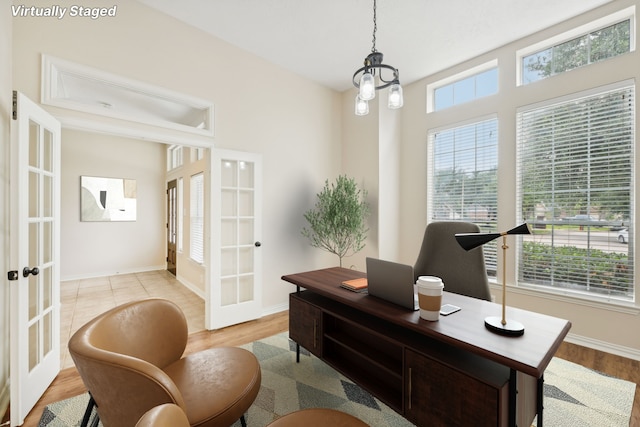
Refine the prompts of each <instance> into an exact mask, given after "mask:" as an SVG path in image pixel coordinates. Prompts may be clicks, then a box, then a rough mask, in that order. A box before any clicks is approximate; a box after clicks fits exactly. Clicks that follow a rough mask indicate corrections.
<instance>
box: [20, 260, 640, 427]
mask: <svg viewBox="0 0 640 427" xmlns="http://www.w3.org/2000/svg"><path fill="white" fill-rule="evenodd" d="M147 279H149V277H146V278H142V277H138V280H139V281H140V282H141V283H142V286H143V287H145V288H146V287H148V288H149V289H150V290H151V289H152V291H147V292H148V295H143V294H136V295H132V296H131V297H130V298H139V297H148V296H161V295H163V294H162V293H163V292H165V291H167V292H170V293H171V294H173V295H174V296H175V294H174V292H176V291H179V292H182V291H183V290H184V289H180V288H179V287H178V288H176V286H179V285H176V283H175V282H173V279H172V276H171V275H169V274H168V273H166V272H158V276H156V277H155V279H158V280H159V283H160V282H161V285H162V286H160V285H159V286H154V285H153V284H152V283H151V282H152V281H153V280H150V281H148V282H147ZM97 282H98V281H97V280H96V281H91V282H90V283H92V284H93V285H94V286H95V287H98V285H97ZM115 282H117V280H116V281H115ZM145 282H146V286H145V285H144V283H145ZM102 283H103V285H102V286H103V291H104V292H106V289H104V281H102ZM109 283H110V284H111V289H112V293H113V295H114V296H113V298H114V303H115V302H116V300H115V298H116V297H115V295H116V294H121V291H117V289H121V288H119V287H118V286H116V287H113V285H112V283H113V282H112V280H111V279H110V280H109ZM87 285H88V284H87V283H85V284H82V283H78V284H77V286H78V292H77V293H76V295H77V296H78V299H79V298H80V296H81V295H84V294H86V293H87V292H88V291H80V289H82V288H85V287H89V286H87ZM75 286H76V284H73V285H72V287H75ZM163 287H167V288H166V289H161V288H163ZM134 288H135V286H134ZM188 293H190V291H187V294H188ZM71 294H73V291H71ZM118 298H122V300H121V302H124V301H128V299H127V298H129V297H127V296H123V295H119V297H118ZM196 298H197V297H196ZM63 299H64V298H63ZM174 300H175V298H174ZM91 301H93V302H96V303H98V301H99V299H98V301H96V300H95V299H93V298H91V299H89V300H88V301H84V302H83V303H81V304H79V305H78V306H76V304H77V303H78V301H76V302H75V303H73V304H72V301H71V300H68V301H67V303H66V306H65V304H64V303H63V311H64V310H65V308H66V309H67V310H69V309H70V307H72V306H73V307H74V310H76V307H77V309H78V310H79V311H78V314H77V315H78V316H81V314H80V313H81V311H82V312H84V311H85V310H86V311H87V312H90V311H91V310H89V309H88V308H84V307H85V305H90V303H91ZM119 301H120V300H119ZM181 301H182V303H184V304H188V301H190V299H189V298H185V299H182V300H181ZM200 301H201V300H200ZM121 302H118V304H119V303H121ZM176 302H177V303H178V304H180V301H176ZM99 303H100V304H102V302H99ZM81 307H83V308H82V309H81ZM202 307H204V305H203V306H202ZM202 310H203V311H202V313H204V309H202ZM102 311H104V310H102ZM96 313H97V312H96V311H93V316H95V314H96ZM185 313H186V314H187V318H188V322H192V323H189V328H190V331H191V330H192V329H202V328H201V327H200V326H198V324H197V323H196V322H198V319H202V318H203V317H204V315H203V314H202V315H200V314H198V313H197V311H196V310H191V311H188V312H187V311H186V312H185ZM67 315H68V314H67ZM71 316H72V318H74V317H75V316H76V315H75V314H71ZM93 316H92V317H93ZM192 317H193V318H192ZM189 319H191V320H189ZM87 320H88V319H87ZM77 323H80V320H78V321H77V322H76V326H77ZM72 324H73V320H71V323H70V326H69V328H70V331H71V330H72V329H73V328H74V326H71V325H72ZM81 324H82V323H81ZM192 325H193V326H192ZM288 329H289V316H288V312H282V313H278V314H274V315H270V316H266V317H263V318H262V319H259V320H255V321H251V322H247V323H243V324H240V325H235V326H230V327H228V328H224V329H219V330H216V331H206V330H199V331H197V332H193V333H191V334H190V335H189V341H188V344H187V350H186V353H191V352H194V351H199V350H201V349H205V348H209V347H213V346H222V345H226V346H237V345H242V344H246V343H249V342H252V341H255V340H258V339H262V338H265V337H268V336H271V335H275V334H277V333H280V332H284V331H286V330H288ZM67 339H68V337H67ZM63 347H64V348H66V341H65V343H64V346H63ZM556 356H557V357H560V358H563V359H566V360H569V361H572V362H574V363H578V364H581V365H583V366H586V367H588V368H591V369H596V370H598V371H601V372H604V373H606V374H609V375H613V376H615V377H618V378H622V379H625V380H628V381H631V382H634V383H636V384H640V362H639V361H635V360H630V359H626V358H623V357H619V356H615V355H611V354H608V353H603V352H600V351H597V350H592V349H589V348H585V347H581V346H577V345H573V344H569V343H563V344H562V346H561V347H560V349H559V350H558V353H557V354H556ZM85 391H86V389H85V387H84V385H83V384H82V380H81V379H80V377H79V376H78V373H77V371H76V370H75V368H74V367H72V366H71V367H67V368H66V369H63V370H62V371H61V372H60V374H59V375H58V377H57V378H56V379H55V380H54V382H53V383H52V384H51V386H50V387H49V389H48V390H47V391H46V393H45V394H44V395H43V396H42V398H41V399H40V401H39V402H38V403H37V405H36V406H35V408H34V409H33V410H32V411H31V413H30V414H29V416H28V417H27V418H26V420H25V423H24V426H25V427H35V426H37V425H38V421H39V420H40V416H41V414H42V411H43V409H44V407H45V406H46V405H48V404H49V403H52V402H56V401H59V400H62V399H67V398H69V397H73V396H77V395H79V394H81V393H84V392H85ZM629 425H630V426H631V427H640V393H639V391H638V386H636V395H635V400H634V403H633V411H632V414H631V422H630V424H629Z"/></svg>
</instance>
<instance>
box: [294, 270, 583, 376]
mask: <svg viewBox="0 0 640 427" xmlns="http://www.w3.org/2000/svg"><path fill="white" fill-rule="evenodd" d="M358 277H366V274H364V273H362V272H359V271H355V270H349V269H346V268H340V267H334V268H327V269H323V270H315V271H308V272H304V273H297V274H289V275H285V276H282V279H283V280H285V281H287V282H289V283H292V284H294V285H297V286H300V287H302V288H305V289H307V290H309V291H312V292H315V293H317V294H319V295H323V296H325V297H327V298H331V299H333V300H335V301H338V302H341V303H343V304H346V305H348V306H351V307H353V308H356V309H358V310H360V311H362V312H365V313H369V314H372V315H374V316H377V317H379V318H381V319H384V320H386V321H388V322H392V323H394V324H397V325H399V326H402V327H405V328H408V329H411V330H414V331H416V332H418V333H420V334H423V335H425V336H429V337H432V338H434V339H437V340H439V341H442V342H446V343H447V344H449V345H452V346H454V347H457V348H460V349H463V350H466V351H469V352H472V353H475V354H478V355H480V356H482V357H484V358H486V359H489V360H493V361H495V362H497V363H500V364H501V365H504V366H508V367H509V368H511V369H515V370H517V371H520V372H524V373H525V374H528V375H531V376H534V377H536V378H540V377H541V376H542V374H543V373H544V370H545V369H546V368H547V365H548V364H549V362H550V361H551V359H552V358H553V355H554V354H555V353H556V351H557V350H558V347H559V346H560V344H561V343H562V340H563V339H564V337H565V336H566V335H567V333H568V332H569V329H570V328H571V323H570V322H569V321H567V320H564V319H559V318H556V317H551V316H547V315H544V314H539V313H534V312H531V311H526V310H521V309H517V308H513V307H507V312H506V316H507V319H513V320H517V321H518V322H520V323H522V324H523V325H524V328H525V331H524V335H522V336H519V337H506V336H502V335H498V334H495V333H493V332H490V331H489V330H487V329H486V328H485V326H484V319H485V318H486V317H488V316H501V315H502V306H501V305H500V304H495V303H492V302H488V301H484V300H480V299H476V298H470V297H466V296H463V295H458V294H453V293H450V292H445V293H444V295H443V298H442V303H443V304H447V303H448V304H454V305H457V306H458V307H461V310H460V311H458V312H457V313H453V314H451V315H449V316H440V320H439V321H437V322H429V321H426V320H424V319H422V318H420V313H419V311H411V310H407V309H406V308H404V307H401V306H398V305H395V304H392V303H390V302H387V301H385V300H382V299H379V298H376V297H373V296H369V295H367V294H366V293H365V294H362V293H356V292H351V291H348V290H346V289H343V288H341V287H340V284H341V283H342V282H343V281H344V280H348V279H355V278H358Z"/></svg>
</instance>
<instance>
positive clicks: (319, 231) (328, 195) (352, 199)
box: [302, 175, 369, 267]
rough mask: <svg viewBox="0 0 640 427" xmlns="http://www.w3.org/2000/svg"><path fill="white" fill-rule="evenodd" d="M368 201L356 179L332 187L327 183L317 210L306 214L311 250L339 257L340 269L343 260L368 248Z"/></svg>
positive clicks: (304, 231)
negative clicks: (365, 242)
mask: <svg viewBox="0 0 640 427" xmlns="http://www.w3.org/2000/svg"><path fill="white" fill-rule="evenodd" d="M366 197H367V192H366V190H364V189H363V190H361V189H360V188H358V185H357V184H356V182H355V180H354V179H353V178H347V177H346V176H342V175H340V176H338V178H337V179H336V182H335V184H331V186H329V181H328V180H327V181H325V184H324V189H323V190H322V191H321V192H320V193H318V200H317V202H316V205H315V208H314V209H310V210H309V211H307V212H306V213H305V214H304V217H305V219H306V220H307V221H308V222H309V227H304V228H303V229H302V234H303V235H304V236H306V237H307V238H309V241H310V242H311V246H314V247H316V248H320V249H323V250H326V251H328V252H330V253H332V254H336V255H338V258H339V260H340V267H342V258H344V257H345V256H350V255H353V254H355V253H357V252H358V251H360V250H361V249H362V248H364V241H365V240H366V238H367V232H368V231H369V228H367V225H366V220H367V216H368V215H369V205H368V204H367V202H366Z"/></svg>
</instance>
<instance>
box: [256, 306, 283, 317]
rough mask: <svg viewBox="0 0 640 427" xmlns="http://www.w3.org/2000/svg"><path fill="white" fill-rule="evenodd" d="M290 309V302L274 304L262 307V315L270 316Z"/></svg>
mask: <svg viewBox="0 0 640 427" xmlns="http://www.w3.org/2000/svg"><path fill="white" fill-rule="evenodd" d="M287 310H289V303H285V304H278V305H273V306H271V307H268V308H263V309H262V316H263V317H264V316H270V315H272V314H276V313H281V312H283V311H287Z"/></svg>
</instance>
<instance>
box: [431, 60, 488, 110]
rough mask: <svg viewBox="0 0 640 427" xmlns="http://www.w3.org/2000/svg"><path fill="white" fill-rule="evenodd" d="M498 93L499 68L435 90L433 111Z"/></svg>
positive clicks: (461, 79)
mask: <svg viewBox="0 0 640 427" xmlns="http://www.w3.org/2000/svg"><path fill="white" fill-rule="evenodd" d="M497 92H498V68H497V67H493V68H491V69H489V70H486V71H482V72H479V73H475V74H473V75H470V76H468V77H464V78H460V79H458V80H456V81H455V82H452V83H448V84H444V85H442V86H440V87H436V88H435V89H434V90H433V99H434V102H433V110H434V111H439V110H444V109H445V108H449V107H453V106H454V105H460V104H464V103H466V102H470V101H473V100H475V99H478V98H483V97H485V96H489V95H493V94H495V93H497Z"/></svg>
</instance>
